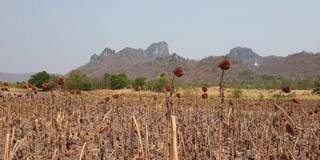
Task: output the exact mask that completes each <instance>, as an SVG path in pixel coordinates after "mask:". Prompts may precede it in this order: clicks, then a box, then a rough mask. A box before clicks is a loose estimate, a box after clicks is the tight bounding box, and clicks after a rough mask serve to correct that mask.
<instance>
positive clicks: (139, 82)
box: [132, 77, 147, 87]
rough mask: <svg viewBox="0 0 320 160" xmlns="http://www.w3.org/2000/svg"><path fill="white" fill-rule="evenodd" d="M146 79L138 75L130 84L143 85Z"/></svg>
mask: <svg viewBox="0 0 320 160" xmlns="http://www.w3.org/2000/svg"><path fill="white" fill-rule="evenodd" d="M146 80H147V78H145V77H138V78H136V79H134V80H133V81H132V85H133V86H140V87H143V86H144V85H145V84H146Z"/></svg>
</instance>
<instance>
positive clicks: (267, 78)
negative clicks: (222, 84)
mask: <svg viewBox="0 0 320 160" xmlns="http://www.w3.org/2000/svg"><path fill="white" fill-rule="evenodd" d="M57 77H58V75H54V74H49V73H47V72H46V71H42V72H38V73H36V74H34V75H32V76H31V78H30V79H29V80H28V83H30V84H33V85H34V86H36V87H38V88H41V87H42V84H44V83H48V84H49V86H50V88H55V87H56V83H55V80H56V78H57ZM24 83H25V82H24ZM167 83H169V78H168V77H167V76H166V75H165V74H161V75H159V76H158V77H157V78H156V79H152V80H148V79H147V78H146V77H137V78H135V79H129V78H128V77H127V75H126V74H124V73H118V74H109V73H106V74H104V76H103V77H102V78H95V79H92V78H89V77H88V76H87V75H86V74H83V73H81V72H80V71H78V70H74V71H72V72H70V73H69V74H68V75H67V76H66V87H67V89H70V90H72V89H81V90H85V91H88V90H95V89H112V90H117V89H124V88H132V87H133V86H139V87H140V88H141V89H142V90H151V91H156V92H161V91H163V88H164V87H165V85H166V84H167ZM177 83H178V84H177V85H178V86H179V87H182V88H183V87H190V86H191V87H199V86H210V85H208V84H196V83H194V84H193V83H188V84H186V83H184V82H177ZM21 84H23V83H19V82H18V83H17V86H19V85H21ZM288 84H289V85H290V86H291V87H292V88H295V89H313V93H316V94H320V76H309V77H305V78H304V79H301V80H287V79H285V78H282V77H280V76H272V75H263V76H261V77H260V78H259V79H258V80H254V81H252V82H244V83H236V84H228V85H229V86H230V87H232V88H241V89H243V88H245V89H278V88H281V87H283V85H288Z"/></svg>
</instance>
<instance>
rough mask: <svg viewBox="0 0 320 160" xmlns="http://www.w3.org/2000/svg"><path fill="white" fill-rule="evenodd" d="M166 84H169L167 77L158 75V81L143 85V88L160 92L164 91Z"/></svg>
mask: <svg viewBox="0 0 320 160" xmlns="http://www.w3.org/2000/svg"><path fill="white" fill-rule="evenodd" d="M168 83H169V79H168V77H166V76H165V75H160V77H159V78H158V79H156V80H153V81H149V82H147V83H146V84H145V88H146V89H148V90H152V91H155V92H162V91H164V87H165V86H166V85H167V84H168Z"/></svg>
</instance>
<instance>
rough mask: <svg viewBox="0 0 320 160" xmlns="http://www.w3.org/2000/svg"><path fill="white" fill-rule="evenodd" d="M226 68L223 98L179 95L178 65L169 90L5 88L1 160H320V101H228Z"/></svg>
mask: <svg viewBox="0 0 320 160" xmlns="http://www.w3.org/2000/svg"><path fill="white" fill-rule="evenodd" d="M227 63H228V62H227V61H225V62H222V63H221V64H220V65H221V66H220V65H219V67H220V68H221V69H222V76H221V81H220V83H219V84H220V85H219V88H218V89H217V90H218V92H219V96H212V95H211V96H210V90H208V89H207V88H206V87H203V88H202V89H199V90H200V91H199V92H200V93H201V94H186V93H178V92H175V88H174V79H175V78H179V77H181V76H182V75H183V69H182V68H179V67H178V68H177V69H176V70H174V71H173V78H172V82H171V84H168V85H167V86H166V87H165V89H166V93H149V92H142V91H140V88H139V87H134V90H135V91H132V92H124V93H121V92H117V91H110V90H103V91H92V92H83V91H80V90H75V91H66V90H63V89H61V90H55V91H51V92H37V91H36V89H34V88H32V87H29V89H28V90H27V91H26V92H23V93H19V94H18V93H7V92H10V90H3V91H2V92H1V97H0V128H1V130H0V134H1V138H0V149H1V150H0V159H4V160H11V159H13V160H15V159H16V160H20V159H21V160H24V159H28V160H38V159H41V160H42V159H44V160H47V159H54V160H57V159H80V160H81V159H88V160H91V159H93V160H95V159H99V160H103V159H140V160H144V159H146V160H148V159H155V160H159V159H172V160H176V159H186V160H189V159H194V160H197V159H231V160H237V159H250V160H251V159H303V160H305V159H314V160H316V159H319V157H320V140H319V139H320V115H319V110H320V104H319V101H312V100H297V99H292V100H288V99H281V98H278V99H270V100H249V99H232V98H225V97H224V85H223V84H224V78H223V75H224V71H226V70H228V69H229V67H230V66H228V64H227ZM229 65H230V64H229ZM62 81H63V80H62V79H60V80H59V81H58V82H59V83H60V84H59V83H58V84H59V85H63V82H62ZM45 86H46V85H44V88H46V87H45ZM27 88H28V87H27ZM279 92H280V94H288V93H289V92H292V91H291V89H290V88H288V87H286V88H283V89H282V90H280V91H279Z"/></svg>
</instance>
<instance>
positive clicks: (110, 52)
mask: <svg viewBox="0 0 320 160" xmlns="http://www.w3.org/2000/svg"><path fill="white" fill-rule="evenodd" d="M115 54H116V51H115V50H113V49H110V48H105V49H104V50H103V51H102V52H101V54H100V56H108V55H115Z"/></svg>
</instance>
